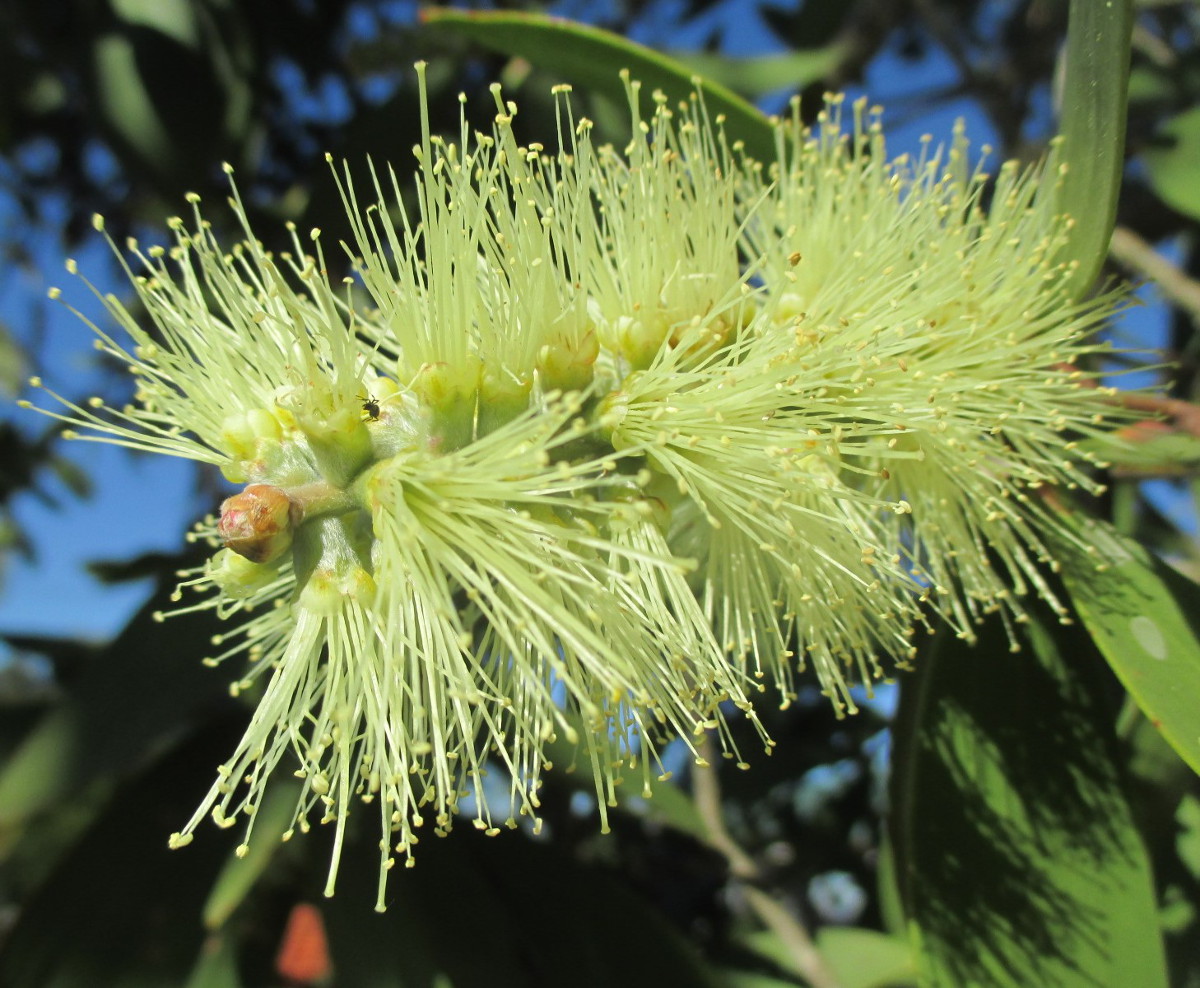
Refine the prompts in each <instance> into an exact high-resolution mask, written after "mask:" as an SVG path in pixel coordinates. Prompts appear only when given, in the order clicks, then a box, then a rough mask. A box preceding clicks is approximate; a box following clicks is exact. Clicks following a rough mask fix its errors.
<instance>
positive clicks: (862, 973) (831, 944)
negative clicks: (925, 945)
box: [817, 926, 917, 988]
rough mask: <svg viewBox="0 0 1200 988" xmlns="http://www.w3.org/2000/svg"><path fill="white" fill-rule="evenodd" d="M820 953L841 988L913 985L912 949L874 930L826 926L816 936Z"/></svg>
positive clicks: (903, 942)
mask: <svg viewBox="0 0 1200 988" xmlns="http://www.w3.org/2000/svg"><path fill="white" fill-rule="evenodd" d="M817 949H818V950H820V952H821V954H822V955H823V956H824V958H825V960H826V962H827V963H828V964H829V967H830V969H831V970H832V971H833V973H834V975H835V976H836V977H837V979H838V984H839V985H840V986H841V988H895V986H897V985H907V984H915V983H916V977H917V968H916V965H915V964H914V963H913V955H912V948H911V947H909V945H908V944H907V943H906V942H905V941H903V940H901V939H899V938H898V937H893V936H889V935H888V934H886V933H879V932H878V931H876V930H861V929H856V928H855V927H845V926H826V927H822V928H821V930H820V931H818V933H817Z"/></svg>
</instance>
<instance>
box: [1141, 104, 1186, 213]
mask: <svg viewBox="0 0 1200 988" xmlns="http://www.w3.org/2000/svg"><path fill="white" fill-rule="evenodd" d="M1158 137H1159V142H1158V144H1157V145H1156V146H1154V147H1150V148H1147V149H1146V150H1145V151H1143V152H1142V161H1143V162H1144V164H1145V165H1146V174H1147V175H1148V176H1149V178H1150V184H1151V186H1152V187H1153V188H1154V191H1155V192H1156V193H1158V196H1159V198H1160V199H1162V201H1163V202H1165V203H1166V204H1167V205H1168V206H1170V207H1171V208H1172V209H1175V210H1178V211H1179V212H1181V213H1183V214H1184V215H1185V216H1190V217H1191V218H1192V219H1200V106H1193V107H1192V108H1191V109H1190V110H1185V111H1184V112H1183V113H1180V114H1178V115H1177V116H1174V117H1172V118H1171V119H1170V120H1168V121H1167V122H1166V123H1164V124H1163V125H1162V127H1160V128H1159V130H1158Z"/></svg>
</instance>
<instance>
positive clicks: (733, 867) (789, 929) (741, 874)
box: [692, 735, 839, 988]
mask: <svg viewBox="0 0 1200 988" xmlns="http://www.w3.org/2000/svg"><path fill="white" fill-rule="evenodd" d="M700 752H701V755H702V756H703V758H704V761H705V762H706V763H707V764H705V765H696V766H694V767H693V769H692V797H693V799H694V800H695V802H696V810H697V811H698V812H699V814H700V819H701V820H702V821H703V822H704V829H705V831H706V833H707V834H708V843H709V845H710V846H711V847H712V848H713V849H714V850H716V851H718V852H720V853H721V854H722V855H723V856H724V857H725V860H726V861H728V862H729V872H730V874H731V875H733V876H734V878H737V879H739V880H741V881H742V882H743V883H745V884H744V889H743V891H744V893H745V896H746V901H747V902H748V903H749V904H750V908H751V909H753V910H754V912H755V913H756V914H757V916H758V918H759V919H760V920H761V921H762V923H763V925H764V926H766V927H767V928H768V929H769V930H770V931H771V932H772V933H774V934H775V935H776V936H777V937H779V939H780V941H781V942H782V943H783V944H784V946H786V947H787V949H788V952H789V953H790V954H791V956H792V960H793V961H794V962H795V964H796V969H797V970H798V971H799V972H800V974H801V975H802V976H803V977H804V978H805V979H807V980H808V982H809V983H810V984H811V985H812V986H813V988H839V985H838V980H837V978H836V977H835V976H834V974H833V972H832V971H830V970H829V967H828V965H826V963H825V958H823V957H822V956H821V954H820V952H819V951H818V950H817V947H816V944H815V943H814V942H813V939H812V937H811V936H810V935H809V932H808V929H807V927H805V925H804V924H803V923H802V922H801V921H800V920H799V919H798V918H797V917H796V916H794V915H793V914H792V913H791V912H789V911H788V910H787V909H786V908H785V907H784V906H783V904H782V903H781V902H779V900H778V899H776V898H775V897H774V896H771V895H769V894H767V893H766V892H764V891H763V890H762V889H761V888H759V887H758V885H757V884H756V883H758V882H761V881H762V879H763V872H762V869H761V868H760V867H759V866H758V863H757V862H756V861H755V860H754V859H753V858H752V857H750V855H749V854H747V853H746V852H745V851H744V850H743V849H742V848H741V847H740V846H739V845H738V843H737V841H735V840H734V839H733V837H732V836H730V834H729V831H728V830H727V829H726V828H725V820H724V817H723V815H722V813H721V789H720V785H719V784H718V782H717V763H718V761H719V759H720V755H719V754H718V753H717V751H716V745H714V744H713V741H712V737H711V735H706V736H705V738H704V740H703V742H701V748H700Z"/></svg>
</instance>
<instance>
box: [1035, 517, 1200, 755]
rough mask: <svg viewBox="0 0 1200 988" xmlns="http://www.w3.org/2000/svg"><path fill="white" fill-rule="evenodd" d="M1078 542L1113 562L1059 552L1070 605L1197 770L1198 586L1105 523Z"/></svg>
mask: <svg viewBox="0 0 1200 988" xmlns="http://www.w3.org/2000/svg"><path fill="white" fill-rule="evenodd" d="M1080 534H1081V535H1082V536H1083V538H1084V539H1085V540H1086V542H1088V543H1089V544H1091V545H1094V546H1095V547H1096V548H1097V550H1098V551H1099V558H1101V559H1105V560H1110V561H1111V562H1110V563H1109V564H1108V565H1107V566H1106V567H1105V568H1104V569H1102V570H1097V568H1096V563H1095V559H1094V558H1093V557H1092V556H1090V555H1084V554H1083V553H1081V552H1078V551H1076V552H1070V551H1060V552H1059V553H1058V556H1059V558H1060V560H1061V563H1062V567H1063V570H1062V578H1063V582H1064V583H1065V584H1066V586H1067V589H1068V591H1069V592H1070V594H1071V602H1072V603H1073V604H1074V605H1075V610H1076V612H1077V613H1078V614H1079V618H1080V620H1081V621H1082V622H1083V624H1084V627H1086V628H1087V630H1088V631H1089V632H1090V634H1091V636H1092V638H1093V640H1094V641H1095V643H1096V646H1097V647H1098V648H1099V649H1100V651H1101V652H1102V653H1103V654H1104V657H1105V658H1106V659H1108V663H1109V665H1111V666H1112V668H1113V671H1114V672H1115V673H1116V674H1117V677H1118V678H1119V679H1120V680H1121V682H1122V683H1123V684H1124V685H1125V688H1126V689H1127V690H1129V693H1130V695H1131V696H1133V698H1134V699H1135V700H1136V701H1137V704H1138V706H1139V707H1140V708H1141V709H1142V712H1143V713H1145V715H1146V716H1147V717H1148V718H1149V719H1150V722H1151V723H1152V724H1154V726H1155V727H1157V728H1158V729H1159V730H1160V731H1161V732H1162V734H1163V736H1164V737H1165V738H1166V739H1167V741H1168V742H1169V743H1170V745H1171V747H1172V748H1174V749H1175V750H1176V751H1177V752H1178V753H1179V755H1180V757H1181V758H1183V760H1184V761H1185V762H1187V763H1188V764H1189V765H1190V766H1191V767H1192V769H1193V770H1194V771H1196V772H1200V641H1198V639H1197V627H1196V625H1195V623H1194V622H1195V621H1196V619H1197V618H1200V587H1197V586H1196V584H1195V583H1193V582H1192V581H1191V580H1188V579H1187V578H1186V577H1184V576H1181V575H1180V574H1178V573H1176V572H1175V571H1174V570H1173V569H1171V568H1170V567H1169V566H1167V565H1166V564H1165V563H1162V562H1160V561H1159V560H1157V559H1155V558H1154V557H1153V556H1151V555H1150V553H1148V552H1147V551H1146V550H1145V549H1143V548H1142V547H1141V546H1140V545H1138V544H1137V543H1136V542H1134V541H1133V540H1131V539H1127V538H1124V537H1123V536H1121V535H1119V534H1117V533H1116V532H1115V531H1114V530H1113V529H1111V528H1110V527H1109V526H1107V525H1104V524H1102V523H1100V522H1092V523H1090V524H1089V525H1088V526H1087V527H1086V528H1083V529H1081V533H1080Z"/></svg>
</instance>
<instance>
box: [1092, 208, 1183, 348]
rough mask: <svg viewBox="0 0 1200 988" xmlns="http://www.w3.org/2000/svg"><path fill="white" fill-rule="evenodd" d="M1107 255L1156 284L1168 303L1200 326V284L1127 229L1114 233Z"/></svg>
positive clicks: (1116, 230)
mask: <svg viewBox="0 0 1200 988" xmlns="http://www.w3.org/2000/svg"><path fill="white" fill-rule="evenodd" d="M1108 252H1109V254H1110V255H1111V256H1112V258H1113V260H1115V261H1116V262H1117V263H1118V264H1120V265H1121V266H1122V267H1125V268H1128V269H1129V270H1130V271H1133V272H1135V273H1137V274H1140V275H1142V276H1143V277H1144V278H1145V279H1146V280H1147V281H1152V282H1154V284H1156V285H1157V286H1158V288H1159V291H1161V292H1162V293H1163V296H1164V297H1165V298H1166V299H1167V300H1168V301H1171V302H1174V303H1175V304H1176V305H1178V306H1179V307H1180V308H1181V309H1184V310H1186V311H1187V313H1188V315H1190V316H1191V317H1192V321H1193V322H1195V323H1196V324H1197V325H1200V281H1196V280H1195V279H1194V278H1189V277H1188V276H1187V275H1186V274H1185V273H1184V272H1183V271H1181V270H1180V269H1179V268H1178V267H1177V266H1176V265H1174V264H1172V263H1171V262H1170V261H1169V260H1167V258H1165V257H1163V256H1162V254H1160V253H1159V252H1158V251H1156V250H1155V249H1154V248H1153V247H1152V246H1151V245H1150V244H1148V243H1147V242H1146V241H1145V240H1143V239H1142V238H1141V237H1140V236H1138V235H1137V234H1136V233H1134V232H1133V231H1132V230H1131V229H1129V227H1127V226H1118V227H1117V228H1116V229H1115V230H1113V235H1112V243H1111V244H1110V245H1109V248H1108Z"/></svg>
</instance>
